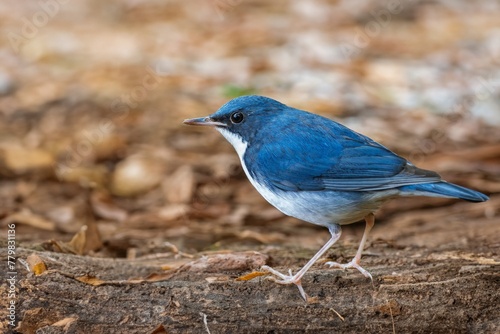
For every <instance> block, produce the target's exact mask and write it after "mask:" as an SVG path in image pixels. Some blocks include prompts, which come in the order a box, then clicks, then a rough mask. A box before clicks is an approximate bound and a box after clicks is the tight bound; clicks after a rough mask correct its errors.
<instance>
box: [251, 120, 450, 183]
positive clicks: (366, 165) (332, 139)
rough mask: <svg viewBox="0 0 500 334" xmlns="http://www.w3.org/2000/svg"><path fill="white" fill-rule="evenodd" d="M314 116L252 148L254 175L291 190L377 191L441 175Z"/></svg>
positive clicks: (436, 178) (430, 180)
mask: <svg viewBox="0 0 500 334" xmlns="http://www.w3.org/2000/svg"><path fill="white" fill-rule="evenodd" d="M313 121H314V122H312V124H308V123H307V122H305V124H304V123H302V124H293V123H292V124H288V125H287V126H284V127H282V128H281V129H280V131H279V136H277V135H276V134H269V135H267V138H270V139H271V140H270V141H267V142H266V143H262V144H261V145H254V146H253V147H252V148H250V149H249V150H248V151H247V154H246V155H245V160H246V161H247V165H248V163H250V164H251V165H252V166H254V167H253V169H252V171H251V173H253V174H254V175H252V176H253V177H254V178H256V179H257V180H259V181H260V182H264V183H268V185H269V186H274V187H277V188H279V189H282V190H289V191H299V190H309V191H319V190H339V191H376V190H384V189H391V188H397V187H401V186H404V185H410V184H422V183H431V182H436V181H439V180H440V179H441V178H440V176H439V175H438V174H437V173H435V172H431V171H427V170H423V169H419V168H417V167H415V166H413V165H412V164H410V163H408V162H407V160H406V159H404V158H402V157H400V156H398V155H396V154H394V153H393V152H391V151H390V150H388V149H387V148H385V147H384V146H382V145H380V144H378V143H376V142H375V141H373V140H371V139H370V138H368V137H365V136H363V135H361V134H358V133H356V132H354V131H352V130H350V129H348V128H346V127H344V126H343V125H341V124H338V123H335V122H333V121H329V120H328V121H327V120H326V119H323V118H321V117H320V118H319V121H318V119H315V120H313ZM273 139H274V140H273Z"/></svg>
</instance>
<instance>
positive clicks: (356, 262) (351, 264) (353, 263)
mask: <svg viewBox="0 0 500 334" xmlns="http://www.w3.org/2000/svg"><path fill="white" fill-rule="evenodd" d="M365 222H366V226H365V232H364V233H363V238H361V243H360V244H359V248H358V251H357V252H356V256H354V259H352V260H351V262H349V263H346V264H340V263H337V262H327V263H325V265H329V266H330V268H331V267H335V268H340V269H347V268H356V269H358V270H359V272H360V273H362V274H363V275H364V276H365V277H368V278H369V279H371V280H372V281H373V278H372V275H371V274H370V273H369V272H368V271H366V270H365V269H363V268H362V267H361V266H360V265H359V263H360V261H361V253H363V248H364V247H365V243H366V239H367V237H368V233H370V230H371V229H372V227H373V225H374V224H375V216H374V215H373V213H370V214H369V215H368V216H366V217H365Z"/></svg>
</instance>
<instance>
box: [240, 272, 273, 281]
mask: <svg viewBox="0 0 500 334" xmlns="http://www.w3.org/2000/svg"><path fill="white" fill-rule="evenodd" d="M266 275H269V273H268V272H266V271H252V272H251V273H249V274H245V275H243V276H240V277H238V278H236V280H237V281H249V280H251V279H254V278H255V277H260V276H266Z"/></svg>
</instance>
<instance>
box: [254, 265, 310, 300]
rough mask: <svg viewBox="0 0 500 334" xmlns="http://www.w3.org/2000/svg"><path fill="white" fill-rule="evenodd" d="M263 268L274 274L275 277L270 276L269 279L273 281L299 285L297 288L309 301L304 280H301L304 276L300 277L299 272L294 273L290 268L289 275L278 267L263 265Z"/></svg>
mask: <svg viewBox="0 0 500 334" xmlns="http://www.w3.org/2000/svg"><path fill="white" fill-rule="evenodd" d="M261 270H264V271H267V272H268V273H270V274H272V275H274V277H269V278H268V279H269V280H271V281H273V282H276V283H278V284H284V285H288V284H295V285H296V286H297V288H298V289H299V292H300V295H301V296H302V298H304V300H305V301H307V298H308V296H307V294H306V292H305V291H304V288H303V287H302V282H301V279H302V277H301V276H300V277H299V274H295V275H293V273H292V270H291V269H289V270H288V275H285V274H282V273H280V272H279V271H277V270H276V269H273V268H271V267H269V266H262V267H261Z"/></svg>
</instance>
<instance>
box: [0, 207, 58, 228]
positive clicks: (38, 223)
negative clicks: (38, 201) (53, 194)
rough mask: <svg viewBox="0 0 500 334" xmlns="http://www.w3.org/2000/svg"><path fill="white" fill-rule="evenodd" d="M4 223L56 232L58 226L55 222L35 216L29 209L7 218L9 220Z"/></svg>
mask: <svg viewBox="0 0 500 334" xmlns="http://www.w3.org/2000/svg"><path fill="white" fill-rule="evenodd" d="M4 223H6V224H10V223H17V224H25V225H29V226H32V227H36V228H39V229H41V230H46V231H54V230H55V229H56V224H55V223H54V222H52V221H49V220H47V219H45V218H43V217H41V216H39V215H37V214H34V213H32V212H31V211H29V210H27V209H26V210H23V211H20V212H16V213H13V214H11V215H9V216H7V218H5V219H4Z"/></svg>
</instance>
